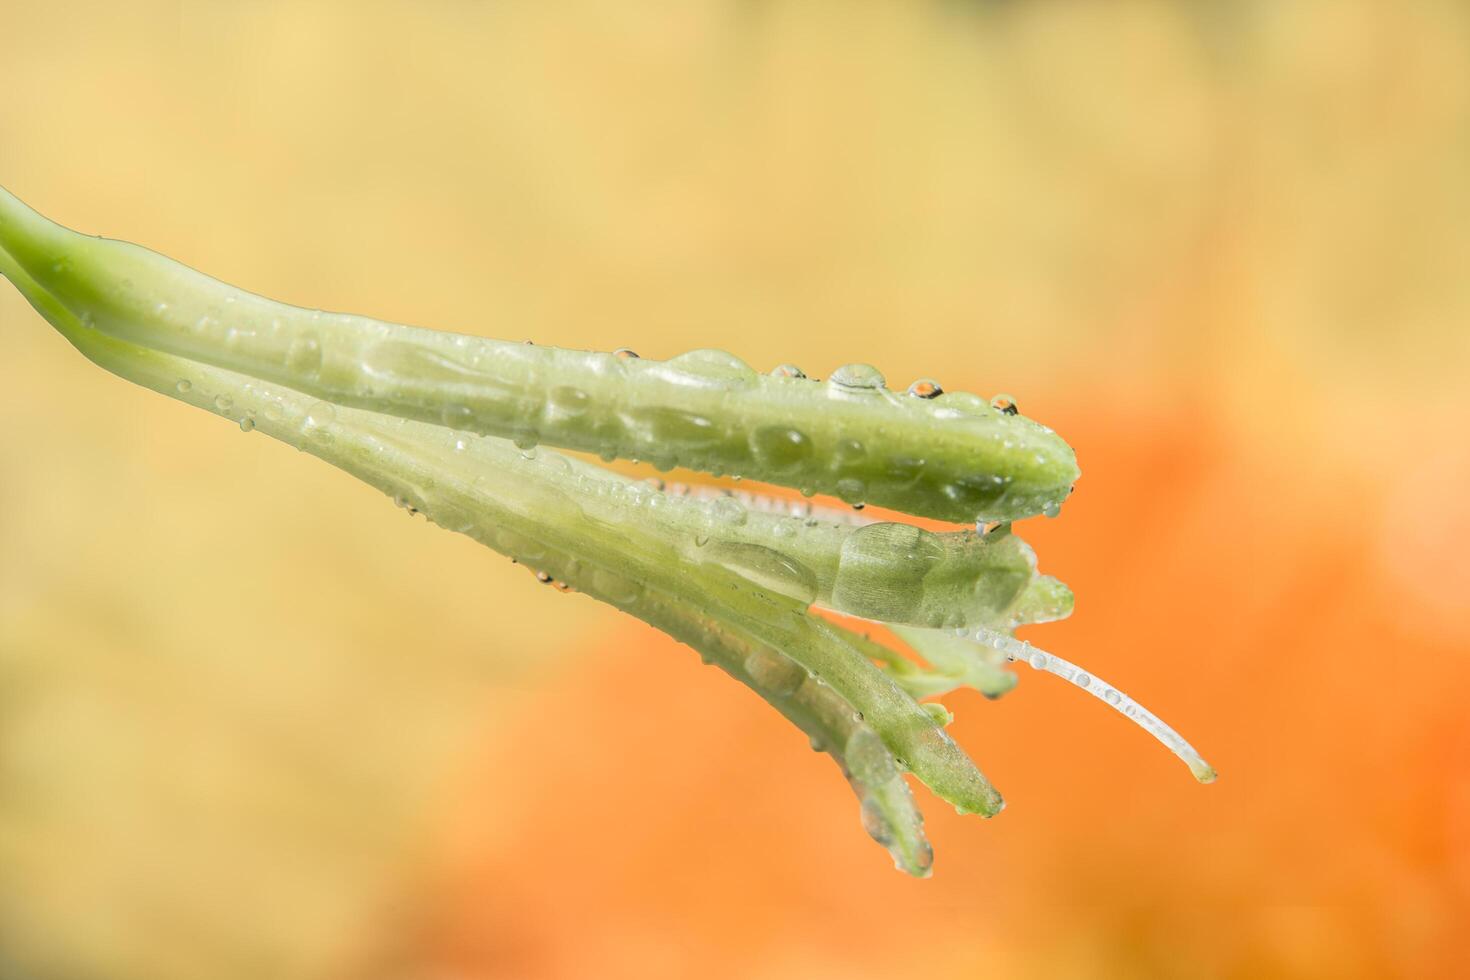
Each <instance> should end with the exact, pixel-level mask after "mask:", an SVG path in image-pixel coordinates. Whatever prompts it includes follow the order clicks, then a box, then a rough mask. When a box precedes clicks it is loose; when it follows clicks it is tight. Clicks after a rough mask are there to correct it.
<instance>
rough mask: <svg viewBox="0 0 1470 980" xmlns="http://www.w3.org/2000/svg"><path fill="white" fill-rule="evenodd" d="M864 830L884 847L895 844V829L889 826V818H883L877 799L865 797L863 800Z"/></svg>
mask: <svg viewBox="0 0 1470 980" xmlns="http://www.w3.org/2000/svg"><path fill="white" fill-rule="evenodd" d="M863 830H865V831H867V832H868V836H869V837H871V838H873V840H875V841H877V842H878V843H879V844H882V845H883V846H884V847H887V846H889V845H890V844H892V843H893V828H892V827H891V826H889V824H888V818H887V817H885V816H883V811H882V809H881V808H880V807H879V804H878V801H877V799H875V798H874V797H871V796H869V797H865V798H864V799H863Z"/></svg>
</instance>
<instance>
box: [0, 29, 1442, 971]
mask: <svg viewBox="0 0 1470 980" xmlns="http://www.w3.org/2000/svg"><path fill="white" fill-rule="evenodd" d="M0 91H3V92H4V93H5V94H4V98H0V183H3V184H5V185H6V186H7V187H9V188H10V189H11V190H12V191H14V192H15V193H16V194H18V195H19V196H20V197H21V198H22V199H24V200H26V201H27V202H29V203H30V204H32V205H34V206H35V207H37V208H39V209H40V210H41V211H43V212H44V213H46V214H48V215H50V216H51V217H53V218H55V219H57V220H59V221H62V222H63V223H66V224H68V225H70V226H72V227H77V228H80V229H82V230H86V231H90V232H94V233H101V234H107V235H110V236H114V237H121V238H126V239H129V240H133V241H137V242H140V243H143V244H146V245H148V246H150V247H152V248H155V249H157V250H159V251H161V252H164V253H165V254H167V255H170V256H173V257H176V258H178V259H181V260H183V261H185V262H188V263H189V264H191V265H193V266H195V267H196V268H199V269H202V270H204V271H206V272H209V273H211V274H213V275H216V276H219V277H220V278H223V279H225V280H227V281H229V282H233V283H237V284H240V285H242V286H245V287H247V288H250V289H253V290H255V291H257V292H260V293H263V294H265V295H268V296H272V297H276V298H281V299H285V300H289V301H292V302H296V303H299V304H302V305H307V306H315V307H323V308H328V309H342V310H350V311H353V312H361V313H367V314H371V315H376V316H379V317H383V318H385V319H394V320H398V321H402V322H412V323H418V324H423V325H428V326H436V327H441V328H445V329H458V330H464V331H467V332H474V333H482V334H485V335H487V336H494V337H504V338H512V339H514V338H520V337H531V338H534V339H535V340H536V341H537V342H538V343H547V344H556V345H560V346H567V347H584V348H600V349H611V348H614V347H621V346H628V347H632V348H634V349H636V350H638V351H639V352H641V353H642V354H643V355H644V356H653V357H666V356H670V355H673V354H675V353H678V352H680V351H683V350H686V349H689V348H693V347H707V346H716V347H722V348H725V349H728V350H731V351H733V352H735V353H737V354H739V355H740V356H742V357H744V358H745V359H747V360H748V361H750V362H751V363H752V364H753V365H755V366H757V367H759V368H762V369H768V368H769V367H771V366H772V365H774V364H777V363H781V362H785V361H794V362H796V363H798V364H801V365H803V366H804V367H806V368H807V369H808V371H810V372H812V373H814V374H817V375H820V376H825V375H826V374H828V373H829V372H830V371H831V369H832V368H833V367H835V366H837V365H838V364H841V363H845V362H849V361H868V362H872V363H874V364H876V365H878V366H879V367H880V368H881V369H882V370H883V371H884V372H885V373H886V374H887V376H888V378H889V380H890V383H891V384H893V385H894V386H900V385H906V384H907V383H908V381H909V380H910V379H912V378H914V377H918V376H924V375H933V376H935V377H938V378H939V379H940V380H941V381H942V382H943V383H944V385H945V386H946V387H947V388H951V389H956V388H957V389H966V390H973V391H978V392H980V393H983V394H987V395H988V394H992V393H994V392H997V391H1005V392H1009V393H1011V394H1013V395H1015V396H1016V398H1017V399H1018V401H1019V403H1020V405H1021V407H1022V410H1023V411H1025V412H1026V413H1027V414H1028V415H1031V416H1033V417H1035V418H1038V419H1040V420H1042V421H1044V422H1046V423H1047V424H1049V425H1052V426H1053V427H1055V428H1056V429H1057V430H1058V431H1059V432H1061V433H1062V434H1063V435H1064V436H1066V437H1067V438H1068V439H1069V440H1070V441H1071V442H1072V444H1073V445H1074V446H1075V447H1076V449H1077V452H1078V455H1079V459H1080V462H1081V464H1082V467H1083V471H1084V476H1083V479H1082V481H1081V482H1080V483H1079V484H1078V487H1077V492H1076V494H1075V496H1074V497H1073V498H1072V500H1071V501H1070V502H1069V503H1068V505H1067V507H1066V508H1065V510H1064V512H1063V515H1062V517H1061V518H1060V519H1059V520H1055V521H1044V520H1043V521H1030V522H1026V523H1025V524H1023V525H1019V526H1018V528H1017V530H1018V532H1019V533H1021V534H1022V535H1023V536H1024V537H1026V538H1027V539H1028V540H1030V541H1032V542H1033V543H1034V544H1035V545H1036V547H1037V550H1038V552H1039V553H1040V556H1041V562H1042V567H1043V569H1044V570H1045V571H1048V572H1050V573H1052V574H1056V575H1059V576H1060V577H1062V578H1063V579H1065V580H1066V581H1067V582H1068V583H1069V584H1070V585H1071V586H1072V587H1073V589H1074V590H1075V591H1076V594H1077V597H1078V598H1077V608H1076V612H1075V614H1074V615H1073V617H1072V618H1071V619H1070V620H1068V621H1066V622H1063V623H1059V624H1054V625H1049V626H1046V627H1042V628H1037V629H1034V630H1032V631H1030V634H1029V638H1030V639H1032V640H1034V641H1035V642H1037V643H1038V644H1041V645H1043V646H1045V647H1048V648H1050V649H1053V650H1055V651H1056V652H1058V653H1060V654H1062V655H1063V656H1066V657H1069V658H1072V659H1074V660H1077V661H1079V662H1081V663H1083V664H1085V665H1087V666H1088V667H1089V668H1090V669H1092V670H1095V671H1096V672H1097V673H1099V674H1101V675H1102V676H1103V677H1106V678H1108V679H1109V680H1110V681H1112V682H1114V683H1116V684H1119V685H1121V686H1122V687H1124V688H1125V689H1127V690H1128V691H1130V693H1133V694H1135V695H1136V696H1138V697H1139V698H1140V699H1141V700H1142V701H1143V702H1144V703H1145V704H1147V705H1149V706H1150V707H1151V708H1153V709H1154V710H1156V711H1157V712H1158V713H1159V714H1160V715H1161V716H1163V717H1164V718H1165V719H1167V720H1168V721H1170V722H1171V723H1173V724H1174V725H1175V727H1177V728H1179V729H1180V730H1181V731H1182V732H1183V733H1184V734H1185V735H1186V737H1188V738H1189V739H1190V740H1191V741H1193V742H1194V743H1195V744H1196V745H1197V746H1199V748H1200V749H1201V750H1202V751H1203V752H1204V754H1205V755H1206V756H1207V757H1208V758H1209V759H1210V760H1211V761H1212V762H1213V763H1214V764H1215V765H1216V767H1217V768H1218V769H1219V770H1220V772H1221V778H1220V781H1219V782H1218V783H1217V784H1215V785H1213V786H1208V787H1206V786H1199V785H1196V784H1194V783H1193V781H1192V780H1191V779H1190V778H1189V776H1188V774H1187V773H1186V772H1185V770H1184V769H1183V767H1181V766H1180V765H1179V764H1178V763H1177V762H1176V761H1175V760H1174V759H1172V758H1170V757H1169V756H1168V754H1167V753H1165V752H1164V751H1163V750H1162V749H1160V748H1159V747H1158V746H1157V745H1155V744H1153V743H1152V742H1150V741H1149V740H1148V739H1147V738H1146V737H1145V736H1144V735H1143V734H1142V733H1141V732H1139V731H1137V730H1135V729H1133V728H1132V727H1131V726H1129V725H1127V724H1126V723H1124V722H1123V721H1122V720H1121V719H1119V718H1117V717H1115V716H1113V715H1112V714H1110V713H1109V712H1107V711H1105V710H1103V709H1102V707H1101V706H1100V705H1099V704H1098V703H1097V702H1095V701H1093V700H1092V699H1089V698H1085V697H1082V696H1081V695H1079V694H1078V693H1077V692H1075V691H1072V690H1070V689H1068V688H1067V687H1066V685H1064V684H1061V683H1060V682H1057V681H1055V679H1054V678H1049V677H1046V676H1042V675H1037V674H1032V673H1031V672H1029V671H1027V672H1025V674H1024V676H1023V677H1022V678H1021V684H1020V686H1019V687H1018V688H1017V689H1016V690H1015V691H1013V692H1011V693H1010V694H1008V695H1007V696H1006V697H1004V698H1003V699H1001V700H999V701H997V702H993V703H992V702H988V701H986V700H984V699H983V698H981V697H980V696H978V695H974V694H968V693H962V694H957V695H954V696H951V697H948V698H946V703H947V704H949V706H950V707H951V708H952V709H954V710H955V711H956V713H957V716H958V718H957V721H956V722H955V725H954V727H953V729H952V731H953V732H954V733H955V734H956V736H957V738H958V739H959V740H960V741H961V743H962V744H964V745H965V746H966V747H967V748H968V749H969V750H970V752H971V754H972V755H973V756H974V758H975V759H976V761H977V762H978V763H979V764H980V766H981V767H982V768H983V769H984V770H985V771H986V772H987V774H989V775H990V776H991V777H992V778H993V779H994V780H995V781H996V783H997V784H998V786H999V787H1000V789H1001V790H1002V791H1003V792H1004V793H1005V794H1006V797H1007V800H1008V802H1009V804H1010V805H1009V807H1008V809H1007V810H1006V812H1005V813H1004V814H1002V815H1001V816H999V817H998V818H996V819H994V820H992V821H989V822H983V821H980V820H978V819H976V818H974V817H968V818H960V817H957V816H955V815H954V814H953V813H952V812H950V811H949V808H948V807H945V806H943V805H942V804H940V803H939V802H938V801H936V800H934V799H932V798H931V797H929V796H928V795H927V794H926V793H923V792H922V791H921V792H920V802H921V805H923V806H925V808H926V810H927V811H928V813H929V829H930V831H931V836H932V839H933V841H934V844H935V847H936V851H937V861H936V868H935V875H934V877H933V878H932V879H930V880H927V881H914V880H909V879H906V878H905V877H903V876H902V875H900V874H899V873H897V872H895V871H894V870H893V869H892V867H891V864H890V861H889V859H888V858H887V857H886V856H885V855H884V854H883V852H882V851H881V850H880V849H879V848H877V847H875V846H874V845H873V844H872V842H871V841H869V840H868V839H867V838H866V836H865V834H864V833H863V831H862V828H861V826H860V824H859V820H858V813H857V806H856V804H855V802H854V801H853V799H852V797H851V795H850V793H849V791H848V790H847V789H846V787H844V786H843V785H842V780H841V779H840V777H839V775H838V773H837V772H836V771H835V770H834V769H833V767H832V766H831V764H830V762H829V761H828V760H826V759H825V758H823V757H820V756H817V755H816V754H814V753H811V752H810V751H808V750H807V748H806V746H805V743H804V739H803V738H802V737H801V735H800V734H799V733H797V732H796V731H795V730H794V729H792V728H790V726H788V725H787V724H786V723H785V722H784V721H782V720H781V719H780V718H778V717H777V715H776V714H775V713H774V712H773V711H771V710H770V709H769V708H768V707H767V706H766V705H764V704H762V703H761V702H760V701H759V700H758V699H757V698H755V697H754V696H753V695H751V694H750V693H749V692H748V691H746V690H744V689H743V688H740V687H739V686H738V685H736V684H734V683H732V682H730V681H729V680H728V679H727V678H725V677H723V676H722V675H719V674H718V673H717V672H715V671H711V670H705V669H702V668H701V667H700V666H699V662H698V659H697V657H696V656H695V655H694V654H693V653H692V652H691V651H689V650H687V649H685V648H682V647H678V646H676V645H675V644H673V643H672V642H671V641H669V640H667V639H666V638H664V637H662V636H660V635H658V634H656V633H654V632H652V631H651V630H649V629H646V628H644V627H643V626H642V625H641V624H638V623H636V622H632V621H629V620H625V619H622V618H620V617H618V616H617V615H616V614H614V613H612V612H611V611H609V610H607V609H604V608H602V607H599V606H598V605H596V604H595V603H593V602H591V601H590V600H588V599H586V598H585V597H582V596H564V595H560V594H557V593H555V592H554V591H553V590H547V589H541V588H538V587H537V586H536V583H535V582H534V581H533V580H532V579H531V578H530V577H529V576H527V575H526V574H525V571H524V570H523V569H520V568H517V567H515V566H512V565H510V564H509V563H508V562H506V561H504V560H502V559H500V558H498V557H497V556H495V555H493V554H491V553H490V552H488V551H485V550H483V549H481V548H479V547H478V546H476V545H474V544H473V543H471V542H470V541H468V540H467V539H463V538H458V537H455V536H453V535H449V534H446V533H443V532H440V531H438V530H431V529H428V528H426V527H425V526H424V525H423V523H422V522H421V521H417V520H415V521H408V520H404V518H403V516H402V514H401V512H395V510H394V509H393V507H392V506H391V504H390V503H389V502H388V501H387V500H385V499H383V498H382V497H381V496H379V495H378V494H376V493H375V492H374V491H371V490H369V489H368V488H366V487H364V486H361V485H358V484H355V483H354V482H353V481H352V480H351V479H350V478H348V477H346V476H344V475H342V474H340V473H337V472H335V471H332V470H331V469H329V468H328V467H325V466H322V465H321V464H320V463H318V462H316V461H315V460H312V459H309V458H307V457H305V456H302V455H300V454H297V453H294V452H290V451H289V450H287V449H286V448H285V447H283V446H280V445H277V444H274V443H271V442H269V441H268V440H266V439H265V438H264V437H259V436H248V437H247V436H245V435H242V434H241V433H240V432H239V431H238V430H236V429H235V428H234V427H233V426H231V425H229V424H227V423H225V422H223V421H222V420H220V419H217V418H214V417H211V416H207V415H205V414H203V413H197V412H192V411H190V410H189V409H187V408H185V407H184V406H181V405H178V404H176V403H172V402H169V401H167V400H165V399H161V398H158V397H156V396H154V395H152V394H150V393H148V392H144V391H142V390H141V389H135V388H132V387H130V386H128V385H126V384H123V383H121V382H119V381H117V380H116V379H113V378H110V377H108V376H105V375H103V374H101V373H100V372H98V371H97V370H96V369H95V368H94V367H92V366H91V365H90V364H88V363H86V362H85V361H84V360H83V359H82V358H81V357H80V356H78V355H77V354H76V353H75V352H74V351H73V350H72V349H71V348H69V347H68V346H67V345H66V343H65V342H64V341H63V340H62V339H61V338H60V337H58V336H57V335H55V334H54V333H53V332H52V331H51V330H50V329H49V328H48V327H47V326H46V325H45V324H44V323H43V322H42V321H41V320H40V318H39V317H37V316H35V315H34V314H33V313H32V312H31V311H30V310H29V308H28V307H26V306H25V305H24V303H23V302H22V301H21V299H20V298H19V297H18V295H16V294H15V293H14V291H13V290H10V289H9V288H8V287H6V288H0V339H3V341H4V344H5V354H6V356H5V358H4V360H3V361H0V976H3V977H5V978H6V980H9V978H11V977H39V978H53V977H54V978H73V980H87V978H127V980H130V978H139V980H142V978H148V980H172V978H191V980H193V978H202V977H209V978H215V977H219V978H235V977H240V978H246V977H250V978H258V977H267V976H268V977H289V978H309V980H317V978H321V980H340V978H364V980H404V978H413V980H418V978H424V980H431V978H432V980H449V978H463V980H472V978H501V977H511V978H562V977H598V978H622V977H640V978H643V977H649V978H660V977H684V976H699V977H714V978H720V977H773V978H785V977H791V978H797V977H800V978H825V977H843V978H870V977H871V978H878V977H905V978H907V977H925V978H932V980H941V978H966V977H980V976H985V977H1002V978H1009V977H1019V978H1032V977H1035V978H1042V977H1048V978H1049V977H1153V976H1160V977H1323V978H1326V977H1334V978H1336V977H1349V978H1351V977H1449V976H1456V975H1463V971H1464V969H1465V963H1467V962H1470V941H1467V940H1466V938H1465V924H1466V922H1467V921H1470V721H1467V712H1466V708H1467V705H1470V617H1467V616H1466V613H1467V611H1470V610H1467V606H1470V603H1467V592H1466V586H1467V583H1470V574H1467V570H1466V564H1467V562H1466V557H1465V556H1466V551H1467V549H1470V493H1467V490H1466V488H1467V487H1470V439H1467V437H1466V432H1467V425H1470V394H1467V390H1470V384H1467V381H1470V276H1467V273H1466V270H1467V269H1470V220H1467V219H1470V138H1467V133H1470V14H1467V12H1466V10H1465V8H1464V5H1463V4H1460V3H1457V2H1452V0H1444V2H1434V0H1404V2H1396V3H1389V2H1380V3H1373V2H1354V3H1310V2H1295V0H1273V2H1267V0H1259V2H1246V3H1237V4H1210V3H1207V2H1184V0H1179V2H1154V3H1111V4H1099V3H1085V2H1036V0H1009V2H1004V0H986V2H981V0H972V2H961V0H942V2H941V0H929V2H917V0H916V2H910V3H902V4H900V3H853V2H851V0H849V2H845V3H836V2H817V3H801V4H781V3H774V2H756V0H744V2H734V0H730V2H713V0H703V2H701V0H695V2H686V3H679V4H660V3H648V2H629V3H622V4H615V5H609V4H596V3H590V2H589V3H571V2H561V0H557V2H542V3H538V4H519V5H515V4H479V3H469V2H452V0H431V2H423V3H413V4H409V3H387V2H366V3H361V2H360V3H346V2H328V0H319V2H269V0H257V2H248V3H247V2H233V3H232V2H223V0H219V2H201V0H185V2H173V3H162V2H159V3H153V2H140V3H129V4H103V3H76V4H49V5H30V4H27V5H18V4H11V5H8V7H7V8H6V9H5V11H4V19H3V24H0Z"/></svg>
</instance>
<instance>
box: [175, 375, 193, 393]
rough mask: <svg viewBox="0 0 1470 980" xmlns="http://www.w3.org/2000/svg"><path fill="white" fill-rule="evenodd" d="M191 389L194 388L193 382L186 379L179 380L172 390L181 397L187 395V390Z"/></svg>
mask: <svg viewBox="0 0 1470 980" xmlns="http://www.w3.org/2000/svg"><path fill="white" fill-rule="evenodd" d="M192 387H194V382H192V381H190V380H189V379H188V378H180V379H179V383H178V384H176V385H174V390H176V391H177V392H178V393H179V394H181V395H187V394H188V393H189V389H190V388H192Z"/></svg>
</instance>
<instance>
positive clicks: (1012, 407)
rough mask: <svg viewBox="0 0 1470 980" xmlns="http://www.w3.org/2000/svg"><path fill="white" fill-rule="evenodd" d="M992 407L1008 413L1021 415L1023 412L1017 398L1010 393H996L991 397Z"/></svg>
mask: <svg viewBox="0 0 1470 980" xmlns="http://www.w3.org/2000/svg"><path fill="white" fill-rule="evenodd" d="M990 407H991V408H993V409H995V410H996V411H997V412H1002V413H1004V414H1006V415H1019V414H1020V412H1021V409H1020V408H1019V407H1018V406H1017V405H1016V400H1015V399H1014V398H1012V397H1011V396H1010V395H996V396H995V397H994V398H992V399H990Z"/></svg>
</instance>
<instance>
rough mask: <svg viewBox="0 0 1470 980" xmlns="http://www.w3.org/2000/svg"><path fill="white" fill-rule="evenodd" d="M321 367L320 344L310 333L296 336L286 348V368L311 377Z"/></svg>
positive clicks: (294, 372)
mask: <svg viewBox="0 0 1470 980" xmlns="http://www.w3.org/2000/svg"><path fill="white" fill-rule="evenodd" d="M321 368H322V345H321V344H320V343H319V342H318V341H317V339H316V338H315V337H313V336H311V335H309V334H308V335H305V336H301V337H297V338H295V339H294V340H292V341H291V346H290V347H288V348H286V370H288V371H290V372H292V373H293V374H300V375H304V376H306V377H313V376H315V375H316V374H317V372H319V371H320V370H321Z"/></svg>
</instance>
